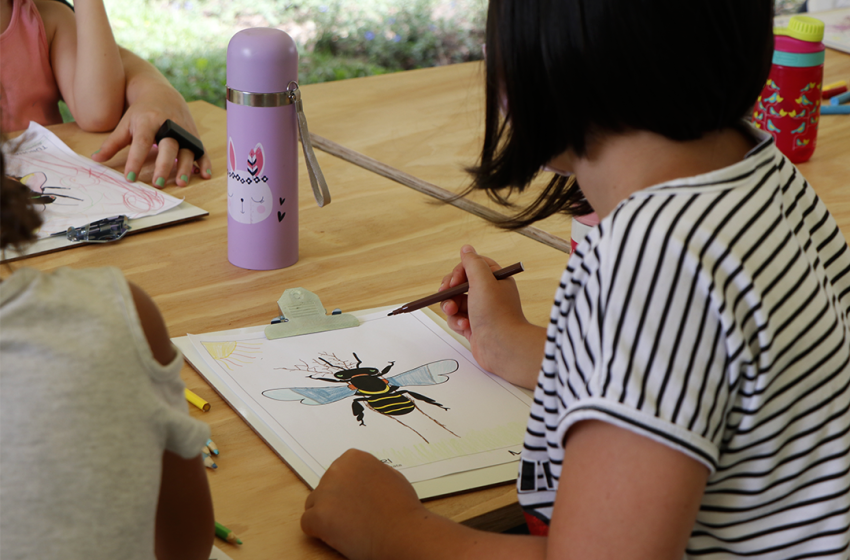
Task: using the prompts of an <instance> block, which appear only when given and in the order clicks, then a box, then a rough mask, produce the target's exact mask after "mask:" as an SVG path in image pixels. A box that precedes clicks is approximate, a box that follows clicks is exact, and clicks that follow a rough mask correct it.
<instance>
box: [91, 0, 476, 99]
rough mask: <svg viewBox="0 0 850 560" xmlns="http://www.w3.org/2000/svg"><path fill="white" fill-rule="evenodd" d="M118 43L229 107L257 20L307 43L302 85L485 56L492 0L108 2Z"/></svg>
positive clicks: (192, 95)
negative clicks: (243, 48)
mask: <svg viewBox="0 0 850 560" xmlns="http://www.w3.org/2000/svg"><path fill="white" fill-rule="evenodd" d="M105 4H106V8H107V11H108V13H109V18H110V22H111V24H112V28H113V31H114V34H115V39H116V41H117V42H118V43H119V44H121V45H122V46H124V47H126V48H129V49H130V50H132V51H133V52H135V53H136V54H138V55H139V56H141V57H143V58H145V59H147V60H149V61H151V62H152V63H153V64H154V65H155V66H157V68H159V69H160V71H162V73H163V74H164V75H165V76H166V77H167V78H168V79H169V81H171V83H172V84H173V85H174V86H175V87H176V88H177V89H178V90H179V91H180V92H181V93H182V94H183V95H184V96H185V97H186V99H187V100H190V101H191V100H195V99H203V100H206V101H209V102H210V103H213V104H215V105H218V106H221V107H223V106H224V91H225V83H226V65H225V63H226V52H227V44H228V42H229V41H230V39H231V37H233V35H234V34H235V33H236V32H237V31H239V30H240V29H245V28H249V27H278V28H280V29H283V30H284V31H286V32H287V33H289V34H290V35H291V36H292V38H293V39H294V40H295V41H296V44H297V45H298V49H299V57H300V63H299V69H300V70H299V81H300V82H301V83H302V84H309V83H314V82H325V81H331V80H342V79H346V78H354V77H360V76H369V75H374V74H382V73H386V72H396V71H399V70H409V69H413V68H423V67H428V66H436V65H441V64H449V63H454V62H464V61H469V60H477V59H480V58H481V45H482V43H483V42H484V25H485V16H486V8H487V2H486V0H300V1H288V0H183V1H170V2H169V1H166V0H130V1H127V0H105Z"/></svg>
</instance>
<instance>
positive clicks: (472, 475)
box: [172, 288, 532, 499]
mask: <svg viewBox="0 0 850 560" xmlns="http://www.w3.org/2000/svg"><path fill="white" fill-rule="evenodd" d="M297 290H299V291H302V292H306V294H309V295H310V296H313V297H315V296H314V295H313V294H311V293H310V292H308V291H307V290H303V289H301V288H298V289H297ZM306 294H303V295H306ZM281 299H284V298H281ZM315 301H318V298H317V297H316V298H315ZM314 303H315V302H314ZM319 305H320V302H319ZM281 307H282V309H283V306H281ZM391 309H393V307H392V306H389V307H386V308H377V309H368V310H362V311H357V312H353V313H350V314H344V315H347V316H348V317H351V318H355V319H357V320H358V325H359V324H360V323H359V320H360V318H362V317H365V316H367V315H370V314H375V313H378V312H382V313H383V312H387V311H389V310H391ZM322 310H323V308H322ZM422 311H423V312H424V314H425V315H426V316H427V317H428V319H429V320H430V321H433V323H434V325H435V326H436V327H437V328H438V329H440V330H441V331H443V332H444V333H446V334H447V335H448V336H450V337H451V338H452V339H454V340H455V341H457V342H458V343H459V344H461V345H462V346H464V347H465V348H466V349H467V350H469V346H468V343H467V341H466V340H465V339H463V338H462V337H460V336H458V335H456V334H455V333H453V332H452V331H451V330H450V329H449V328H448V325H447V324H446V322H445V321H444V320H443V319H442V318H441V317H439V316H438V315H437V314H436V313H433V312H432V311H430V310H428V309H425V310H422ZM285 314H286V312H285V311H284V315H285ZM326 317H327V320H328V321H329V322H340V323H341V322H342V321H346V322H349V319H345V318H344V317H343V314H340V313H337V314H335V315H334V314H328V315H326ZM301 320H303V319H301ZM298 323H299V318H296V317H292V318H291V319H290V321H288V322H285V323H282V324H284V325H289V327H287V328H288V329H292V331H293V333H294V332H297V331H298V330H299V329H298ZM271 326H275V325H271ZM302 326H303V325H302ZM267 328H268V327H267V326H265V325H262V326H255V327H247V328H242V329H232V330H228V331H222V332H218V333H214V334H216V335H229V336H234V337H238V336H241V335H258V333H265V332H266V330H267ZM344 328H358V326H353V325H352V326H349V327H344ZM272 330H274V329H272ZM314 332H315V331H314ZM289 336H299V335H297V334H290V335H289ZM272 340H274V339H272ZM172 342H173V343H174V344H175V346H177V347H178V348H179V349H180V350H181V351H182V352H183V356H184V358H185V360H186V361H187V362H188V363H189V365H191V366H192V368H193V369H195V370H196V371H197V372H198V373H199V374H200V375H201V376H202V377H203V378H204V379H205V380H206V381H207V382H208V383H209V384H210V385H211V386H212V388H213V389H214V390H215V391H216V393H218V394H219V396H221V398H222V399H224V400H225V401H226V402H227V403H228V405H230V407H231V408H232V409H233V410H234V411H235V412H236V413H237V414H239V416H241V417H242V419H243V420H245V422H246V423H247V424H248V425H249V426H250V427H251V429H252V430H253V431H254V432H255V433H256V434H257V435H258V436H259V437H260V438H261V439H262V440H263V441H264V442H265V443H266V444H267V445H268V446H269V447H270V448H271V449H272V450H273V451H274V452H275V453H276V454H277V455H278V456H279V457H280V458H281V460H283V461H284V462H285V463H286V464H287V465H288V466H289V467H290V468H291V469H292V470H293V471H294V472H295V474H296V475H297V476H298V477H299V478H300V479H301V480H302V481H303V482H304V483H305V484H306V485H307V486H308V487H310V488H311V489H312V488H315V487H316V486H317V485H318V483H319V480H320V478H321V475H320V474H317V473H316V472H315V471H314V469H313V468H311V466H310V465H308V464H307V463H306V462H305V461H304V460H303V459H302V457H301V456H299V454H298V453H297V452H295V451H294V450H293V449H292V448H291V447H290V446H289V445H288V444H287V443H286V442H285V441H283V440H282V439H281V438H280V437H279V436H278V435H277V433H276V432H275V430H274V429H272V428H271V427H270V426H269V424H268V423H267V421H266V420H264V419H263V418H261V417H260V415H259V414H258V413H257V411H256V410H254V407H253V406H251V404H250V403H249V402H246V401H245V399H244V398H243V397H242V396H240V395H239V394H237V392H236V391H234V390H233V389H232V388H231V386H230V385H228V383H227V382H226V381H225V380H224V379H222V378H221V377H220V375H219V374H218V373H217V372H216V371H214V370H213V368H211V367H210V366H209V365H208V364H207V362H206V361H205V360H204V358H203V357H202V356H201V355H200V354H199V352H198V351H197V350H196V348H195V346H194V345H193V343H192V341H191V340H190V338H189V336H188V335H187V336H183V337H176V338H173V339H172ZM502 383H505V384H507V382H504V381H502ZM508 385H509V384H508ZM510 387H512V388H513V390H515V391H518V392H521V393H522V394H523V395H524V396H525V398H526V399H527V401H528V403H529V404H530V402H531V398H532V397H531V392H530V391H527V390H525V389H521V388H518V387H514V386H512V385H511V386H510ZM293 406H302V405H299V404H298V403H293ZM352 421H353V420H352ZM512 454H513V453H512ZM518 464H519V456H518V454H517V456H516V457H515V459H514V460H511V461H508V462H504V463H501V464H496V465H492V466H487V467H483V468H475V469H471V470H466V471H463V472H456V473H452V474H448V475H445V476H439V477H436V478H431V479H428V480H421V481H416V482H412V485H413V488H414V489H415V491H416V493H417V495H418V496H419V498H420V499H426V498H432V497H437V496H443V495H447V494H452V493H456V492H463V491H467V490H472V489H476V488H483V487H486V486H492V485H496V484H502V483H507V482H513V481H515V480H516V477H517V470H518Z"/></svg>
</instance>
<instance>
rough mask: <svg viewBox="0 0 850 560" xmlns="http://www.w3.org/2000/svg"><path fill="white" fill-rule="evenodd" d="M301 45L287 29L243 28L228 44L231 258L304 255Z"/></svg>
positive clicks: (278, 259)
mask: <svg viewBox="0 0 850 560" xmlns="http://www.w3.org/2000/svg"><path fill="white" fill-rule="evenodd" d="M297 80H298V51H297V50H296V47H295V42H294V41H293V40H292V38H291V37H290V36H289V35H287V34H286V33H285V32H283V31H280V30H279V29H272V28H254V29H244V30H242V31H240V32H238V33H236V34H235V35H234V36H233V38H232V39H231V40H230V44H229V45H228V47H227V258H228V260H229V261H230V262H231V263H232V264H234V265H236V266H238V267H241V268H247V269H252V270H272V269H277V268H284V267H287V266H290V265H292V264H295V262H297V261H298V152H297V149H298V124H297V118H296V111H295V96H294V95H293V90H294V89H297Z"/></svg>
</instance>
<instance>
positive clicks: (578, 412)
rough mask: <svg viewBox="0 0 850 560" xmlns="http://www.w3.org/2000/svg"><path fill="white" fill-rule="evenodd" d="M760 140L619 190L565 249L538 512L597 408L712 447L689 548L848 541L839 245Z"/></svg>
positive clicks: (734, 550) (848, 404) (789, 548)
mask: <svg viewBox="0 0 850 560" xmlns="http://www.w3.org/2000/svg"><path fill="white" fill-rule="evenodd" d="M753 133H754V134H755V135H756V136H757V139H758V140H760V144H759V145H758V146H757V147H756V148H754V149H753V150H752V151H751V152H750V153H749V154H748V156H747V157H746V158H745V159H744V160H743V161H741V162H739V163H737V164H735V165H732V166H730V167H727V168H724V169H721V170H718V171H715V172H712V173H708V174H705V175H700V176H697V177H691V178H688V179H682V180H676V181H672V182H669V183H664V184H661V185H657V186H654V187H650V188H647V189H644V190H642V191H639V192H637V193H634V194H633V195H632V196H631V197H629V198H628V199H627V200H625V201H623V202H622V203H621V204H620V205H619V206H618V207H617V208H616V209H615V210H614V211H613V212H612V213H611V214H610V215H609V216H607V217H606V218H605V219H604V220H602V222H601V223H600V224H599V226H597V227H596V228H594V229H592V230H591V231H590V232H589V234H588V235H587V237H586V238H585V240H584V241H583V242H582V243H581V244H580V245H579V247H578V248H577V250H576V252H575V254H574V255H573V256H572V257H571V258H570V261H569V263H568V266H567V270H566V271H565V273H564V275H563V279H562V282H561V285H560V287H559V289H558V292H557V295H556V297H555V304H554V306H553V308H552V314H551V318H550V324H549V328H548V342H547V344H546V357H545V360H544V362H543V366H542V369H541V373H540V377H539V381H538V386H537V389H536V392H535V399H534V405H533V407H532V410H531V417H530V420H529V424H528V430H527V433H526V437H525V449H524V451H523V455H522V462H521V466H520V475H519V479H518V482H517V486H518V490H519V500H520V503H521V504H522V506H523V507H524V508H525V510H526V512H528V513H530V514H532V515H534V516H535V517H537V518H539V519H542V520H543V521H545V522H547V523H548V520H549V518H550V516H551V512H552V504H553V502H554V500H555V493H556V490H557V486H558V477H559V475H560V472H561V464H562V461H563V457H564V448H563V440H564V436H565V434H566V432H567V430H568V429H569V428H570V426H572V425H573V424H575V423H576V422H579V421H581V420H586V419H596V420H602V421H606V422H610V423H612V424H615V425H617V426H619V427H622V428H625V429H628V430H632V431H634V432H636V433H638V434H641V435H644V436H646V437H649V438H652V439H653V440H656V441H659V442H662V443H664V444H666V445H669V446H671V447H672V448H674V449H677V450H679V451H681V452H682V453H686V454H687V455H689V456H691V457H693V458H694V459H696V460H698V461H700V462H702V463H703V464H705V465H706V466H707V467H708V469H709V470H710V473H711V474H710V478H709V480H708V485H707V487H706V490H705V494H704V497H703V500H702V505H701V508H700V512H699V515H698V518H697V522H696V525H695V526H694V529H693V533H692V535H691V538H690V541H689V542H688V546H687V556H688V557H689V558H728V557H730V556H734V555H739V556H746V557H759V558H783V559H790V558H810V557H819V558H830V559H839V558H842V559H846V558H850V548H848V543H850V339H848V334H850V325H848V317H847V309H848V305H850V274H848V272H850V252H849V251H848V248H847V243H846V241H845V239H844V236H843V235H842V234H841V232H840V231H839V230H838V227H837V225H836V223H835V221H834V220H833V218H832V216H830V214H829V212H828V211H827V209H826V207H825V206H824V204H823V203H822V202H821V201H820V200H819V199H818V197H817V195H816V194H815V192H814V190H812V188H811V187H810V186H809V185H808V183H807V182H806V180H805V179H804V178H803V177H802V176H801V175H800V173H799V171H797V169H796V168H795V167H794V166H793V165H792V164H791V163H790V162H789V161H788V160H787V159H786V158H785V157H784V156H783V155H782V154H781V153H780V152H779V151H778V150H777V149H776V147H775V145H774V143H773V140H772V139H771V138H770V137H769V136H767V135H765V134H763V133H761V132H760V131H755V130H754V131H753Z"/></svg>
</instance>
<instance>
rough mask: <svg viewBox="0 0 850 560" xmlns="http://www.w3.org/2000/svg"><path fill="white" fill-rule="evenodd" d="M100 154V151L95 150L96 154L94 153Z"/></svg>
mask: <svg viewBox="0 0 850 560" xmlns="http://www.w3.org/2000/svg"><path fill="white" fill-rule="evenodd" d="M99 153H100V150H95V152H94V154H99ZM94 154H92V155H94Z"/></svg>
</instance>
